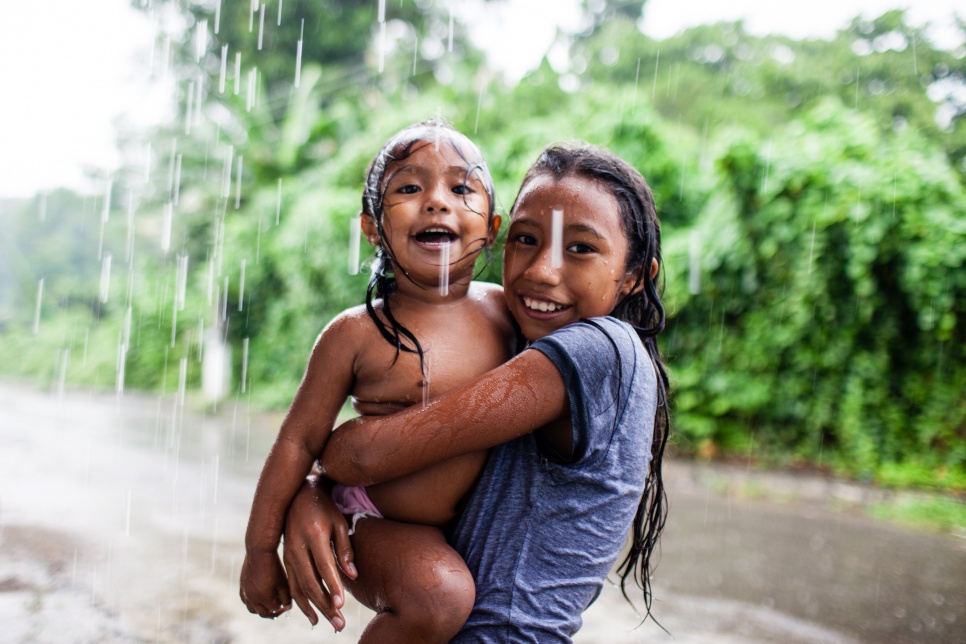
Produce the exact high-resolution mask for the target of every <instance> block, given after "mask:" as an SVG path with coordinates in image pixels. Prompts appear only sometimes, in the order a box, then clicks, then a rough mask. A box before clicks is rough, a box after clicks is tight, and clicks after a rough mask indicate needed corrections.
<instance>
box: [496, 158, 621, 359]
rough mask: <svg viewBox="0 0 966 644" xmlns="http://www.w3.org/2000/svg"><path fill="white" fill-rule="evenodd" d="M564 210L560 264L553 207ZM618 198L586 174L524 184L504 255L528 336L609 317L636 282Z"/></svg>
mask: <svg viewBox="0 0 966 644" xmlns="http://www.w3.org/2000/svg"><path fill="white" fill-rule="evenodd" d="M554 210H562V211H563V217H562V220H563V221H562V223H563V225H562V232H563V235H562V241H563V243H562V245H561V246H562V250H561V258H560V263H559V264H560V265H559V267H555V266H554V265H553V264H554V260H553V239H552V238H553V211H554ZM627 252H628V242H627V237H626V235H625V233H624V228H623V225H622V223H621V213H620V208H619V206H618V204H617V200H616V199H615V198H614V196H613V195H612V194H610V193H609V192H608V191H607V190H605V189H603V188H602V187H601V186H600V184H599V183H597V182H596V181H593V180H591V179H587V178H585V177H582V176H566V177H563V178H561V179H560V180H557V179H555V178H554V177H552V176H550V175H547V174H543V175H538V176H536V177H534V178H533V180H531V181H530V182H529V183H527V184H526V185H525V186H524V187H523V188H522V190H521V193H520V196H519V197H518V198H517V204H516V208H515V209H514V211H513V213H512V219H511V221H510V232H509V234H508V235H507V242H506V250H505V252H504V255H503V288H504V293H505V295H506V299H507V303H508V304H509V307H510V311H511V313H512V314H513V317H514V318H515V319H516V321H517V323H518V324H519V325H520V330H521V331H522V332H523V335H524V336H525V337H526V338H527V339H528V340H530V341H533V340H536V339H538V338H541V337H543V336H544V335H547V334H548V333H550V332H551V331H554V330H556V329H559V328H560V327H562V326H565V325H567V324H570V323H571V322H575V321H577V320H580V319H582V318H590V317H598V316H602V315H609V314H610V313H611V312H612V311H613V310H614V307H615V306H617V303H618V302H620V300H621V299H622V298H623V297H624V296H626V295H628V294H629V293H630V292H631V291H632V289H634V287H635V282H636V277H637V275H638V271H632V272H631V273H628V271H627V269H626V265H625V264H626V261H627Z"/></svg>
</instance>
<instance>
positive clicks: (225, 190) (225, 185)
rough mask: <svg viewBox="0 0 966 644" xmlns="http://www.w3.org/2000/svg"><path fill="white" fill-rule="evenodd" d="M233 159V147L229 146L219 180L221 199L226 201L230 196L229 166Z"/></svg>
mask: <svg viewBox="0 0 966 644" xmlns="http://www.w3.org/2000/svg"><path fill="white" fill-rule="evenodd" d="M234 158H235V146H233V145H229V146H228V151H227V153H226V154H225V171H224V173H223V174H222V179H221V196H222V198H223V199H227V198H228V196H229V195H230V194H231V164H232V161H233V160H234Z"/></svg>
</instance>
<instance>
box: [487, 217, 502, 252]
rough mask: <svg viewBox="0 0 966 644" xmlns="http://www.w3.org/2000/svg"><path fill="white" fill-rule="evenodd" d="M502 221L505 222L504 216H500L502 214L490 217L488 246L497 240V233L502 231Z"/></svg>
mask: <svg viewBox="0 0 966 644" xmlns="http://www.w3.org/2000/svg"><path fill="white" fill-rule="evenodd" d="M502 223H503V218H502V217H500V215H493V218H492V219H490V230H489V231H488V232H487V235H486V245H487V246H492V245H493V242H495V241H496V234H497V233H498V232H500V224H502Z"/></svg>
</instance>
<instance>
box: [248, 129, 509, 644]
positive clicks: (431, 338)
mask: <svg viewBox="0 0 966 644" xmlns="http://www.w3.org/2000/svg"><path fill="white" fill-rule="evenodd" d="M493 199H494V195H493V182H492V179H491V177H490V174H489V171H488V170H487V167H486V164H485V162H484V160H483V157H482V154H481V153H480V151H479V149H477V147H476V146H475V145H474V144H473V143H471V142H470V141H469V140H468V139H467V138H466V137H465V136H463V135H462V134H460V133H459V132H457V131H456V130H454V129H453V128H451V127H450V126H448V125H446V124H444V123H442V122H437V121H427V122H423V123H419V124H416V125H413V126H410V127H407V128H405V129H403V130H402V131H400V132H399V133H397V134H396V135H395V136H394V137H392V138H391V139H390V140H389V141H388V142H387V143H386V144H385V145H384V146H383V148H382V150H380V152H379V154H378V155H377V156H376V157H375V159H374V160H373V161H372V163H371V165H370V167H369V171H368V176H367V179H366V185H365V191H364V194H363V199H362V214H361V217H362V230H363V232H364V234H365V236H366V238H367V239H368V240H369V242H370V243H371V244H373V245H374V246H377V251H376V255H375V260H374V264H373V275H372V278H371V279H370V283H369V288H368V290H367V293H366V303H365V305H364V306H359V307H356V308H353V309H350V310H348V311H345V312H343V313H342V314H340V315H339V316H337V317H336V318H335V319H334V320H333V321H332V322H331V323H330V324H329V325H328V326H327V327H326V328H325V330H323V331H322V333H321V335H320V336H319V338H318V340H317V341H316V343H315V347H314V349H313V350H312V355H311V357H310V358H309V363H308V367H307V369H306V372H305V376H304V378H303V380H302V383H301V385H300V386H299V389H298V392H297V393H296V395H295V399H294V401H293V402H292V406H291V409H290V410H289V412H288V415H287V416H286V418H285V420H284V421H283V423H282V426H281V429H280V430H279V435H278V438H277V439H276V441H275V444H274V445H273V447H272V449H271V452H270V453H269V455H268V458H267V460H266V462H265V466H264V469H263V470H262V474H261V476H260V478H259V481H258V487H257V488H256V491H255V497H254V500H253V503H252V510H251V517H250V519H249V523H248V531H247V533H246V538H245V545H246V550H247V552H246V556H245V561H244V564H243V567H242V573H241V597H242V600H243V601H244V603H245V604H246V605H247V606H248V608H249V610H250V611H252V612H254V613H257V614H259V615H261V616H263V617H275V616H277V615H278V614H280V613H281V612H283V611H284V610H287V609H288V608H289V606H290V601H289V592H288V584H287V581H286V575H285V572H284V570H283V568H282V564H281V562H280V561H279V558H278V554H277V549H278V544H279V539H280V536H281V534H282V527H283V521H284V518H285V512H286V509H287V508H288V506H289V503H290V502H291V500H292V497H293V496H294V495H295V493H296V491H297V490H298V489H299V486H300V485H301V484H302V481H303V480H304V479H305V477H306V475H307V474H308V473H309V470H310V468H311V466H312V463H313V462H314V461H315V459H316V458H317V457H318V456H319V455H320V454H321V451H322V447H323V446H324V444H325V441H326V440H327V438H328V436H329V433H330V431H331V429H332V427H333V424H334V422H335V419H336V416H337V414H338V412H339V410H340V409H341V408H342V405H343V403H344V402H345V400H346V398H347V397H349V396H351V398H352V404H353V407H354V408H355V409H356V411H358V412H359V413H360V414H362V415H365V416H374V415H381V414H386V413H390V412H393V411H397V410H399V409H403V408H406V407H410V406H414V405H415V406H417V407H418V406H421V404H422V403H423V402H425V401H426V400H427V399H428V397H429V396H431V395H436V394H437V393H441V392H444V391H446V390H448V389H452V388H453V387H454V386H457V385H460V384H464V383H466V382H468V381H469V380H470V379H472V378H474V377H476V376H478V375H480V374H482V373H484V372H486V371H488V370H490V369H492V368H493V367H496V366H498V365H500V364H502V363H503V362H505V361H506V360H507V359H508V358H510V357H511V356H512V355H513V353H514V349H515V342H516V337H517V335H516V333H515V330H514V328H513V325H512V321H511V319H510V316H509V313H508V311H507V307H506V303H505V300H504V298H503V295H502V291H501V289H500V287H499V286H498V285H494V284H485V283H479V282H474V281H472V279H473V271H474V262H475V260H476V258H477V256H478V255H479V254H480V252H481V251H483V250H484V249H487V250H488V249H489V247H490V245H491V244H492V243H493V240H494V237H495V235H496V233H497V231H498V229H499V226H500V217H499V216H496V215H495V214H494V204H493ZM467 347H472V351H467V350H466V349H467ZM486 454H487V452H486V450H474V451H468V452H465V453H463V454H460V455H458V456H455V457H454V458H452V459H446V460H445V461H440V462H437V463H434V464H432V465H430V466H428V467H426V468H423V469H421V470H419V471H417V470H412V471H410V472H408V473H407V474H406V475H405V476H403V477H399V478H397V480H394V481H391V482H386V483H381V484H379V485H373V486H369V487H368V488H361V487H355V488H347V487H345V486H335V487H334V488H333V489H332V491H331V493H332V498H333V500H334V501H335V503H336V505H337V506H338V508H339V510H340V511H341V512H343V513H345V514H346V515H351V516H352V517H353V519H352V523H353V526H354V528H355V536H354V537H353V546H354V549H355V552H356V562H357V563H358V566H359V571H360V573H361V575H360V579H359V581H358V582H355V583H353V584H352V585H350V589H351V590H352V591H353V593H354V594H355V595H356V597H357V598H358V599H359V600H360V601H362V602H363V603H365V604H367V605H369V606H370V607H371V608H373V609H375V610H377V611H380V614H381V615H382V616H383V619H381V620H376V621H374V623H373V625H371V626H370V628H369V629H368V630H367V631H366V636H365V637H364V638H363V639H364V641H374V642H384V641H387V639H386V633H387V632H388V633H392V634H393V635H394V636H396V637H402V636H405V637H408V638H409V639H412V640H413V641H416V640H420V641H426V642H430V641H449V639H450V638H451V637H452V636H453V635H454V634H455V633H456V632H457V631H458V630H459V628H460V627H461V626H462V625H463V622H464V621H465V619H466V616H467V615H468V614H469V611H470V609H471V608H472V606H473V583H472V577H471V576H470V575H469V573H468V571H467V570H466V567H465V564H464V563H463V561H462V559H461V558H460V557H459V555H457V554H456V553H455V552H454V551H453V550H452V548H451V547H450V546H448V545H447V544H446V541H445V539H444V537H443V534H442V532H441V530H440V529H439V527H441V526H445V525H447V524H449V523H451V522H452V521H453V520H454V519H455V518H456V517H457V516H458V508H459V506H460V504H461V502H462V500H463V497H464V496H465V495H466V493H467V492H468V491H469V490H470V489H471V487H472V485H473V483H474V482H475V481H476V479H477V478H478V477H479V474H480V472H481V470H482V468H483V465H484V463H485V460H486ZM361 517H368V518H366V519H365V520H363V521H359V518H361ZM400 522H406V523H400ZM411 524H419V525H411ZM387 541H388V542H391V544H392V546H391V548H387V547H385V545H384V544H385V543H386V542H387ZM405 558H410V559H413V558H415V559H418V560H426V561H431V562H434V563H435V564H436V565H437V566H440V567H441V570H442V572H441V573H440V574H439V575H437V577H436V578H433V579H430V578H429V577H430V576H431V573H432V569H430V570H428V571H427V574H426V575H425V577H426V578H425V579H424V580H423V581H424V582H425V585H426V586H427V588H428V590H427V591H425V592H424V593H422V594H420V593H415V594H413V593H411V594H409V595H407V596H403V597H398V598H395V597H394V598H392V602H391V603H387V601H386V600H385V598H384V596H383V594H380V592H379V589H378V588H374V587H370V586H369V585H368V580H369V579H372V578H375V576H374V575H373V574H371V573H369V571H370V570H380V571H381V574H384V575H386V576H388V577H389V578H390V579H391V578H392V575H393V572H394V571H397V570H401V569H400V566H399V565H398V563H399V560H400V559H405ZM398 574H404V573H403V572H400V573H398ZM432 592H437V593H441V595H440V597H441V599H438V600H437V598H430V597H428V595H430V594H431V593H432ZM440 602H442V603H440ZM339 619H340V620H341V617H340V618H339ZM334 626H335V628H336V630H337V631H338V630H341V628H342V626H344V622H340V623H334Z"/></svg>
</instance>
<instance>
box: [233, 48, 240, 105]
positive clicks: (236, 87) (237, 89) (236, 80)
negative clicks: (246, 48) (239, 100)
mask: <svg viewBox="0 0 966 644" xmlns="http://www.w3.org/2000/svg"><path fill="white" fill-rule="evenodd" d="M234 91H235V96H238V92H240V91H241V52H240V51H236V52H235V78H234Z"/></svg>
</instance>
